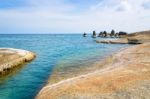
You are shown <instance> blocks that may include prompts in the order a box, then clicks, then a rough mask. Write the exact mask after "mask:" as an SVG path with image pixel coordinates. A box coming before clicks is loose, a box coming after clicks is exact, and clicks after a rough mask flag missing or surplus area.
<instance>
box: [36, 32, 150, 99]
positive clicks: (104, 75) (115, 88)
mask: <svg viewBox="0 0 150 99" xmlns="http://www.w3.org/2000/svg"><path fill="white" fill-rule="evenodd" d="M119 40H120V42H121V41H122V40H127V42H128V43H129V42H130V43H132V44H138V45H133V46H130V47H129V48H125V49H123V50H121V51H119V52H118V53H116V54H114V55H112V56H110V57H108V58H106V59H105V60H104V61H103V63H105V64H97V65H98V66H102V65H103V66H102V67H103V68H101V69H96V70H93V72H90V73H87V74H85V75H81V76H77V77H74V78H70V79H66V80H63V81H60V82H58V83H55V84H50V83H48V84H47V85H46V86H45V87H43V88H42V90H41V91H40V92H39V94H38V95H37V96H36V98H37V99H149V97H150V31H145V32H138V33H133V34H129V35H128V36H127V37H125V38H120V39H119ZM118 42H119V41H118Z"/></svg>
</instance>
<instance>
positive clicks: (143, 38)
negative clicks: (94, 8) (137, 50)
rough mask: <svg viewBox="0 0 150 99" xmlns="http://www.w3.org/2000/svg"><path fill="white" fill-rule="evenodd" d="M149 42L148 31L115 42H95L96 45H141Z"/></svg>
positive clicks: (132, 34) (149, 33)
mask: <svg viewBox="0 0 150 99" xmlns="http://www.w3.org/2000/svg"><path fill="white" fill-rule="evenodd" d="M149 41H150V31H142V32H136V33H131V34H128V35H126V36H124V37H122V38H119V39H117V40H116V39H114V40H96V42H97V43H106V44H142V43H145V42H149Z"/></svg>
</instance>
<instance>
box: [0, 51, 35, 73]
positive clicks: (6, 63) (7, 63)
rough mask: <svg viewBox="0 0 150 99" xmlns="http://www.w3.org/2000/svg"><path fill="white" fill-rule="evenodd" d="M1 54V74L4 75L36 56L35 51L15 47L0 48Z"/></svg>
mask: <svg viewBox="0 0 150 99" xmlns="http://www.w3.org/2000/svg"><path fill="white" fill-rule="evenodd" d="M0 55H1V57H0V59H1V61H0V75H4V74H5V73H7V72H8V71H9V70H12V69H13V68H15V67H17V66H19V65H21V64H24V63H27V62H30V61H32V60H33V59H34V58H35V57H36V55H35V53H33V52H30V51H26V50H22V49H14V48H0Z"/></svg>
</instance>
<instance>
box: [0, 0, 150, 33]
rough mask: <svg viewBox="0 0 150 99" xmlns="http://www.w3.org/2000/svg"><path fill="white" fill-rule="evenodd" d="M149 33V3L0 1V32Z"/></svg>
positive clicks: (138, 0) (131, 0)
mask: <svg viewBox="0 0 150 99" xmlns="http://www.w3.org/2000/svg"><path fill="white" fill-rule="evenodd" d="M112 29H115V30H116V31H127V32H136V31H143V30H150V0H0V33H3V34H4V33H20V34H21V33H83V32H92V31H93V30H95V31H96V32H100V31H104V30H106V31H108V32H109V31H111V30H112Z"/></svg>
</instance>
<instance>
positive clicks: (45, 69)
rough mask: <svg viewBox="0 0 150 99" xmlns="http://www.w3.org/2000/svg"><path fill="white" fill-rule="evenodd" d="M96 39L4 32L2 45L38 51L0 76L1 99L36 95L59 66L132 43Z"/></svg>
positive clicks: (98, 56) (91, 58) (75, 63)
mask: <svg viewBox="0 0 150 99" xmlns="http://www.w3.org/2000/svg"><path fill="white" fill-rule="evenodd" d="M96 39H102V38H96ZM94 40H95V39H93V38H91V36H90V35H88V37H82V35H81V34H21V35H19V34H0V47H8V48H17V49H25V50H29V51H33V52H35V53H36V55H37V57H36V59H35V60H33V61H32V62H30V63H28V64H25V65H24V66H21V67H19V68H18V69H16V70H14V71H13V72H10V73H9V74H8V75H6V76H4V77H1V78H0V99H33V98H34V97H35V96H36V95H37V93H38V92H39V91H40V89H41V88H42V87H43V86H44V85H45V84H46V82H47V80H48V78H49V77H50V75H52V73H53V70H55V68H61V67H65V68H82V66H86V64H93V63H95V62H96V61H98V60H100V59H103V58H104V57H106V56H108V55H110V54H112V53H114V52H117V51H119V50H120V49H121V48H124V47H126V46H128V45H120V44H118V45H111V44H97V43H96V42H95V41H94ZM91 66H92V65H91ZM70 72H71V71H70ZM63 73H65V69H63ZM60 76H61V75H60Z"/></svg>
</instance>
